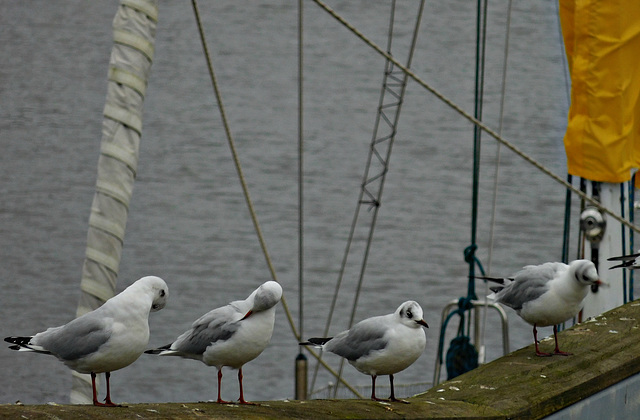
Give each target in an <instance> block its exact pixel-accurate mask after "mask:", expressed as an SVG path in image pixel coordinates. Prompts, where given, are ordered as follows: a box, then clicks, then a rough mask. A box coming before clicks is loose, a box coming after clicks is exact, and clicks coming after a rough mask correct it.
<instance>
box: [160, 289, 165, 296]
mask: <svg viewBox="0 0 640 420" xmlns="http://www.w3.org/2000/svg"><path fill="white" fill-rule="evenodd" d="M164 295H165V293H164V289H162V290H160V297H164Z"/></svg>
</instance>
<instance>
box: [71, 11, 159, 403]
mask: <svg viewBox="0 0 640 420" xmlns="http://www.w3.org/2000/svg"><path fill="white" fill-rule="evenodd" d="M157 19H158V2H157V0H121V1H120V5H119V6H118V10H117V12H116V15H115V18H114V20H113V37H114V45H113V49H112V51H111V58H110V60H109V75H108V78H109V82H108V88H107V98H106V104H105V107H104V120H103V124H102V140H101V145H100V158H99V160H98V175H97V181H96V191H95V195H94V197H93V203H92V205H91V215H90V217H89V231H88V234H87V250H86V256H85V261H84V265H83V268H82V281H81V283H80V287H81V289H82V294H81V297H80V302H79V304H78V310H77V314H76V315H77V316H80V315H82V314H84V313H86V312H89V311H91V310H93V309H95V308H97V307H99V306H100V305H102V303H104V301H106V300H107V299H109V298H110V297H112V296H113V295H114V294H115V288H116V279H117V276H118V268H119V265H120V256H121V253H122V246H123V241H124V234H125V227H126V224H127V216H128V211H129V202H130V200H131V194H132V192H133V184H134V180H135V177H136V168H137V162H138V150H139V145H140V136H141V134H142V110H143V104H144V98H145V91H146V87H147V80H148V76H149V72H150V70H151V63H152V60H153V52H154V43H155V32H156V24H157ZM70 399H71V403H73V404H91V402H92V390H91V379H90V377H89V375H81V374H77V373H76V372H74V378H73V384H72V390H71V398H70Z"/></svg>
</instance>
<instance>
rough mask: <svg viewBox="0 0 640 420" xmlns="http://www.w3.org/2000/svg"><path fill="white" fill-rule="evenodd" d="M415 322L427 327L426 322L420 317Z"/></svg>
mask: <svg viewBox="0 0 640 420" xmlns="http://www.w3.org/2000/svg"><path fill="white" fill-rule="evenodd" d="M416 323H417V324H420V325H422V326H423V327H425V328H429V326H428V325H427V322H426V321H425V320H424V319H421V320H420V321H416Z"/></svg>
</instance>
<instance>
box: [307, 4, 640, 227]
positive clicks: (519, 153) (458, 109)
mask: <svg viewBox="0 0 640 420" xmlns="http://www.w3.org/2000/svg"><path fill="white" fill-rule="evenodd" d="M312 1H313V2H314V3H316V4H317V5H318V6H320V7H321V8H322V9H324V10H325V11H326V12H327V13H329V14H330V15H331V16H333V17H334V18H335V19H336V20H337V21H338V22H340V23H341V24H342V25H344V26H345V27H346V28H347V29H349V30H350V31H351V32H353V33H354V35H356V36H357V37H358V38H360V39H361V40H362V41H364V43H365V44H367V45H368V46H370V47H371V48H373V49H374V50H375V51H376V52H378V54H380V55H382V56H384V57H386V58H387V59H388V60H390V61H391V62H392V63H393V64H395V65H396V66H397V67H398V68H399V69H401V70H402V71H403V72H405V73H406V74H407V75H408V76H409V77H410V78H411V79H413V81H415V82H416V83H418V85H420V86H422V87H423V88H425V89H426V90H428V91H429V92H431V93H432V94H433V95H434V96H435V97H436V98H438V99H439V100H440V101H441V102H443V103H444V104H445V105H447V106H449V107H450V108H451V109H453V110H454V111H456V112H457V113H458V114H460V115H461V116H462V117H464V118H465V119H467V120H468V121H469V122H471V123H472V124H475V125H477V126H478V127H480V129H482V130H483V131H484V132H485V133H487V134H488V135H490V136H491V137H493V138H494V139H495V140H497V141H498V142H500V143H501V144H502V145H504V146H505V147H507V148H508V149H509V150H511V151H512V152H513V153H515V154H516V155H517V156H519V157H521V158H522V159H524V160H525V161H526V162H528V163H529V164H531V165H533V166H534V167H535V168H537V169H538V170H540V171H541V172H542V173H544V174H545V175H547V176H548V177H550V178H551V179H553V180H554V181H556V182H557V183H558V184H560V185H562V186H563V187H565V188H568V189H570V190H571V191H573V192H574V193H575V194H576V195H578V196H579V197H580V198H582V199H583V200H585V201H587V202H588V203H589V204H591V205H593V206H594V207H596V208H597V209H598V210H600V211H601V212H603V213H606V214H608V215H609V216H611V218H613V219H614V220H616V221H618V222H619V223H622V224H623V225H625V226H627V227H628V228H629V229H631V230H633V231H634V232H637V233H640V227H638V226H634V225H633V224H631V223H630V222H628V221H627V220H624V219H622V218H621V217H620V216H618V215H617V214H616V213H614V212H613V211H612V210H609V209H608V208H606V207H605V206H603V205H602V204H601V203H599V202H598V201H597V200H595V199H593V198H591V197H589V196H588V195H587V194H586V193H584V192H582V191H580V190H578V189H577V188H575V187H574V186H573V185H571V184H569V183H568V182H567V181H565V180H564V179H562V178H560V177H559V176H558V175H556V174H554V173H553V172H551V170H550V169H548V168H547V167H545V166H544V165H542V164H541V163H539V162H538V161H537V160H535V159H533V158H532V157H530V156H529V155H527V154H526V153H524V152H523V151H522V150H520V149H519V148H518V147H517V146H515V145H514V144H512V143H511V142H509V141H508V140H506V139H505V138H503V137H502V136H500V135H499V134H498V133H496V132H495V131H494V130H493V129H491V128H490V127H489V126H487V125H486V124H484V123H483V122H481V121H479V120H478V119H477V118H475V117H473V116H472V115H470V114H469V113H468V112H466V111H465V110H464V109H462V108H461V107H460V106H458V105H457V104H456V103H455V102H453V101H452V100H451V99H449V98H448V97H446V96H445V95H444V94H442V93H440V91H438V90H437V89H436V88H434V87H433V86H431V85H430V84H428V83H427V82H425V81H424V80H422V79H421V78H420V77H419V76H418V75H417V74H415V73H414V72H413V71H412V70H410V69H408V68H407V67H405V66H403V65H402V64H400V62H398V60H396V59H395V58H393V57H392V56H391V55H390V54H388V53H386V52H384V51H383V50H382V49H381V48H380V47H379V46H378V45H377V44H376V43H374V42H373V41H371V40H370V39H369V38H367V37H366V36H364V35H363V34H362V33H361V32H360V31H358V29H356V28H355V27H354V26H353V25H352V24H350V23H349V22H347V21H346V20H345V19H344V18H343V17H341V16H340V15H338V14H337V13H336V12H335V11H334V10H333V9H331V8H330V7H329V6H327V5H326V4H325V3H324V2H322V1H321V0H312Z"/></svg>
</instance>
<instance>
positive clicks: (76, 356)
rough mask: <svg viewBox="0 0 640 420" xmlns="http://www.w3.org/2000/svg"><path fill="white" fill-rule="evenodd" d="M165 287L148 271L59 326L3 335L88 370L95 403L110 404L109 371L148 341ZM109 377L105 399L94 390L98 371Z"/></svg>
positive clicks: (126, 362) (127, 361)
mask: <svg viewBox="0 0 640 420" xmlns="http://www.w3.org/2000/svg"><path fill="white" fill-rule="evenodd" d="M168 296H169V288H168V287H167V284H166V283H165V282H164V280H162V279H161V278H160V277H155V276H148V277H143V278H141V279H140V280H138V281H136V282H135V283H133V284H132V285H131V286H129V287H127V288H126V289H125V290H123V291H122V292H120V293H119V294H118V295H116V296H114V297H112V298H111V299H109V300H107V301H106V302H105V303H104V304H103V305H102V306H100V307H99V308H97V309H95V310H93V311H91V312H88V313H86V314H84V315H82V316H80V317H78V318H76V319H74V320H73V321H71V322H69V323H68V324H65V325H63V326H60V327H55V328H49V329H47V330H46V331H44V332H41V333H38V334H36V335H34V336H32V337H6V338H5V339H4V341H6V342H9V343H12V344H14V345H13V346H10V347H9V348H10V349H12V350H18V351H31V352H36V353H42V354H52V355H54V356H56V357H57V358H58V359H60V360H61V361H62V362H63V363H64V364H65V365H67V366H68V367H69V368H71V369H73V370H75V371H76V372H79V373H89V374H91V383H92V386H93V405H100V406H109V407H114V406H117V404H114V403H113V402H112V401H111V392H110V391H111V390H110V387H109V377H110V373H111V372H113V371H114V370H118V369H122V368H123V367H125V366H129V365H130V364H131V363H133V362H135V361H136V359H138V357H140V355H141V354H142V352H143V351H144V349H145V348H146V347H147V344H148V343H149V312H150V311H158V310H160V309H162V308H164V306H165V304H166V303H167V298H168ZM102 372H104V374H105V377H106V381H107V397H106V398H105V403H100V402H98V399H97V396H96V374H97V373H102Z"/></svg>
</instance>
